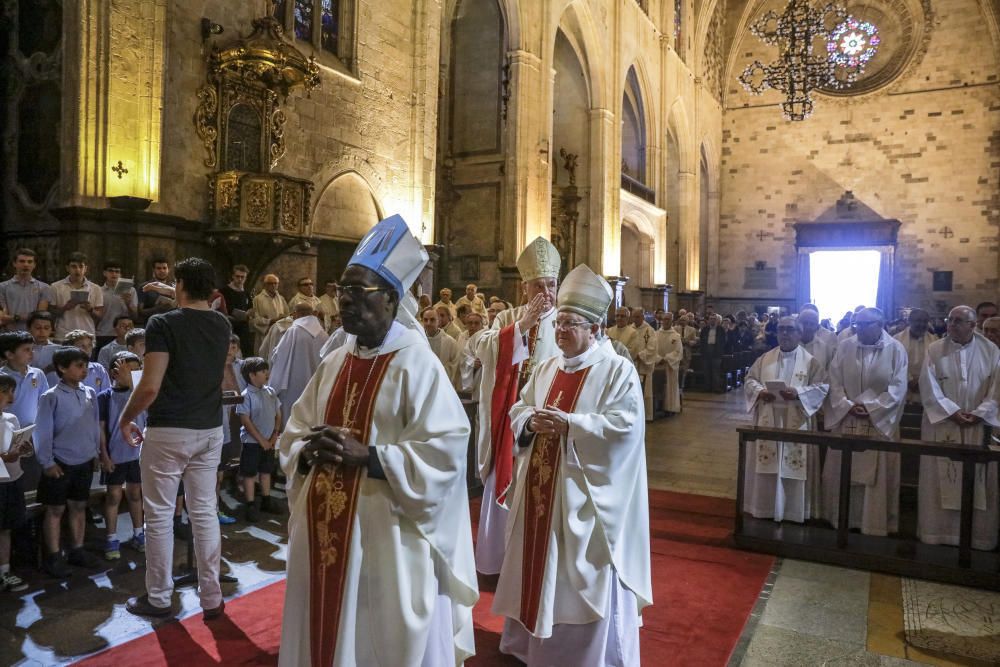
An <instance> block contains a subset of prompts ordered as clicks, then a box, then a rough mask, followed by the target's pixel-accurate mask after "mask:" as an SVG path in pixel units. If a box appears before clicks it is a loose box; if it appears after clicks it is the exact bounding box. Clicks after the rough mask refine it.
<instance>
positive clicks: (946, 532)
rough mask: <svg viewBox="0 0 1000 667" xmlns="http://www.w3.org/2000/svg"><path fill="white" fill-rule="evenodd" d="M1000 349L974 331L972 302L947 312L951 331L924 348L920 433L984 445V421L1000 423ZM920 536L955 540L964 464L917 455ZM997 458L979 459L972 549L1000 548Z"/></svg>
mask: <svg viewBox="0 0 1000 667" xmlns="http://www.w3.org/2000/svg"><path fill="white" fill-rule="evenodd" d="M998 391H1000V349H997V346H996V345H994V344H993V343H991V342H990V341H989V340H987V339H986V338H984V337H983V336H982V335H980V334H978V333H976V311H975V310H973V309H972V308H969V307H968V306H958V307H957V308H953V309H952V311H951V312H950V313H949V314H948V337H947V338H944V339H942V340H938V341H935V342H933V343H931V344H930V345H929V346H928V347H927V352H926V355H925V362H924V366H923V369H922V370H921V373H920V397H921V399H922V400H923V404H924V419H923V424H922V425H921V428H920V437H921V438H922V439H923V440H930V441H933V442H948V443H954V444H962V445H968V446H969V447H971V448H974V449H979V448H981V447H982V444H983V426H984V425H985V424H989V425H991V426H993V427H997V426H1000V419H998V418H997V392H998ZM919 488H920V496H919V501H918V503H917V508H918V511H917V517H918V518H917V537H919V538H920V539H921V541H923V542H926V543H927V544H951V545H954V546H958V537H959V522H960V518H961V511H960V510H961V507H962V464H961V463H956V462H955V461H952V460H950V459H946V458H944V457H937V456H921V457H920V487H919ZM997 495H998V494H997V464H996V463H990V464H989V465H988V466H984V465H982V464H977V465H976V476H975V493H974V494H973V510H974V511H973V514H972V548H973V549H984V550H987V551H990V550H993V549H995V548H996V546H997V526H998V523H1000V509H998V503H997V500H998V498H997Z"/></svg>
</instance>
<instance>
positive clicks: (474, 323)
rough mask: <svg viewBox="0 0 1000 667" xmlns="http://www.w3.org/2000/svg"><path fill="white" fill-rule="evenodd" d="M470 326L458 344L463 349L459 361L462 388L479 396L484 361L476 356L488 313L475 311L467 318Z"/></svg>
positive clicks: (464, 391)
mask: <svg viewBox="0 0 1000 667" xmlns="http://www.w3.org/2000/svg"><path fill="white" fill-rule="evenodd" d="M466 321H467V322H468V327H467V328H466V330H465V331H464V332H463V333H462V337H461V338H460V339H459V341H458V344H459V347H460V348H461V350H462V360H461V362H460V363H459V380H460V383H459V384H460V390H461V391H462V392H463V393H466V394H471V395H472V396H474V397H478V396H479V383H480V382H481V381H482V377H483V372H482V371H483V362H481V361H479V359H478V358H476V346H477V345H478V344H479V338H480V336H482V335H483V333H482V332H484V331H485V330H486V314H485V313H477V312H475V311H473V312H471V313H469V316H468V317H467V318H466Z"/></svg>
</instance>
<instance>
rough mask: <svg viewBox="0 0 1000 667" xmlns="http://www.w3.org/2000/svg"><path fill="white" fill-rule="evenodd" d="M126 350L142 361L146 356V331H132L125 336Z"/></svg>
mask: <svg viewBox="0 0 1000 667" xmlns="http://www.w3.org/2000/svg"><path fill="white" fill-rule="evenodd" d="M125 349H126V350H127V351H128V352H131V353H132V354H134V355H135V356H137V357H139V358H140V359H142V357H143V355H145V354H146V330H145V329H132V330H131V331H129V332H128V333H127V334H126V335H125Z"/></svg>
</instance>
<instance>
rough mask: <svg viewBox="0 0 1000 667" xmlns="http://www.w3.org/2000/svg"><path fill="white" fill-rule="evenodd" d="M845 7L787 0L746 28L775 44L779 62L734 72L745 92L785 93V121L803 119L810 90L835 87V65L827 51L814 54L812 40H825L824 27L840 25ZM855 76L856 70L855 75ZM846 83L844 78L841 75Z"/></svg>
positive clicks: (809, 104)
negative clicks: (781, 7) (779, 8)
mask: <svg viewBox="0 0 1000 667" xmlns="http://www.w3.org/2000/svg"><path fill="white" fill-rule="evenodd" d="M846 18H847V10H846V9H844V8H843V7H841V6H838V5H835V4H834V3H832V2H830V3H827V4H826V5H822V6H820V7H813V6H812V4H811V3H810V2H809V0H789V2H788V5H787V6H786V7H785V11H784V12H783V13H782V14H780V15H779V14H777V13H776V12H774V11H769V12H767V13H765V14H763V15H762V16H761V17H760V18H759V19H757V21H755V22H754V23H753V24H752V25H751V26H750V32H751V33H753V35H754V36H755V37H757V38H758V39H760V40H761V41H763V42H764V43H765V44H768V45H770V46H776V47H778V53H779V55H778V60H776V61H775V62H773V63H770V64H767V65H765V64H764V63H762V62H760V61H759V60H755V61H754V62H752V63H750V65H748V66H747V68H746V69H744V70H743V73H742V74H740V76H739V81H740V83H742V84H743V87H744V88H746V89H747V90H748V91H749V92H750V93H752V94H754V95H760V94H762V93H763V92H764V91H765V90H767V89H768V88H773V89H774V90H777V91H780V92H782V93H784V94H785V101H784V102H782V103H781V110H782V112H783V114H784V116H785V118H787V119H788V120H792V121H796V120H805V119H806V118H808V117H809V116H810V115H811V114H812V112H813V100H812V93H813V91H815V90H817V89H819V88H839V87H842V86H843V85H844V84H843V83H842V81H841V80H838V78H837V75H836V70H837V63H836V62H835V60H834V59H832V58H831V57H830V55H829V54H828V53H822V54H814V53H813V46H814V43H816V42H820V41H821V43H822V44H824V45H826V44H828V42H829V39H830V38H831V31H830V29H829V28H828V26H829V25H834V24H842V23H843V22H844V21H845V19H846ZM852 48H853V47H852ZM855 77H856V74H855ZM844 81H846V79H844Z"/></svg>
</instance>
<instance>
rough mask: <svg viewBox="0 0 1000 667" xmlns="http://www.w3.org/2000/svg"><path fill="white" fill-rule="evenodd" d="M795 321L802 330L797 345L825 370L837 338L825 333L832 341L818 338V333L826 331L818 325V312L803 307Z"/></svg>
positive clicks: (828, 364)
mask: <svg viewBox="0 0 1000 667" xmlns="http://www.w3.org/2000/svg"><path fill="white" fill-rule="evenodd" d="M796 319H797V321H798V323H799V326H800V327H801V329H802V339H801V342H800V343H799V344H800V345H802V347H803V348H805V350H806V352H808V353H809V354H811V355H812V356H813V359H815V360H816V361H817V362H819V365H820V366H822V367H823V370H826V369H827V368H829V367H830V361H831V360H832V359H833V353H834V352H836V351H837V346H836V342H837V337H836V336H834V335H833V334H832V333H830V332H829V331H827V333H829V334H830V336H831V338H832V341H827V340H823V339H822V338H820V334H819V332H820V331H826V329H824V328H823V327H821V326H820V325H819V311H818V310H816V309H814V308H806V307H805V306H803V307H802V310H801V311H799V316H798V318H796ZM779 324H780V323H779Z"/></svg>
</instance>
